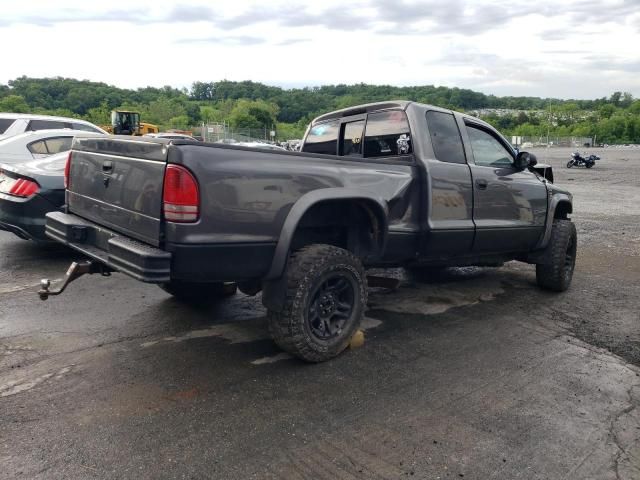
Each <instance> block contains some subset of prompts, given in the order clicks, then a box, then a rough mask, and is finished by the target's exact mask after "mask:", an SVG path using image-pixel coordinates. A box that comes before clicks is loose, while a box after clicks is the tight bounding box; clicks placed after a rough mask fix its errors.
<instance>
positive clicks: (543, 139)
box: [511, 135, 594, 148]
mask: <svg viewBox="0 0 640 480" xmlns="http://www.w3.org/2000/svg"><path fill="white" fill-rule="evenodd" d="M511 143H512V144H513V145H514V146H516V147H519V148H520V147H522V148H530V147H575V148H583V147H593V146H594V142H593V137H560V136H556V135H541V136H513V137H511Z"/></svg>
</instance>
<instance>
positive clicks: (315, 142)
mask: <svg viewBox="0 0 640 480" xmlns="http://www.w3.org/2000/svg"><path fill="white" fill-rule="evenodd" d="M339 132H340V122H339V121H337V120H336V121H332V122H323V123H318V124H316V125H313V126H312V127H311V128H310V129H309V133H308V134H307V138H306V139H305V141H304V146H303V149H302V151H303V152H307V153H323V154H325V155H337V154H338V133H339Z"/></svg>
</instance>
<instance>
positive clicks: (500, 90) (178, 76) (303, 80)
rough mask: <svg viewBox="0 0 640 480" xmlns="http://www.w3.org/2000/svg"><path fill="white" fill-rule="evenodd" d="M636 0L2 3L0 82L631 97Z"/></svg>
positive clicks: (635, 71)
mask: <svg viewBox="0 0 640 480" xmlns="http://www.w3.org/2000/svg"><path fill="white" fill-rule="evenodd" d="M635 4H636V2H635V1H623V0H611V1H595V0H577V1H566V2H563V3H560V4H558V3H552V2H549V1H548V0H541V1H539V2H531V1H522V0H510V1H507V2H502V4H501V5H500V6H499V7H498V6H496V4H495V3H494V2H489V1H484V0H476V1H473V0H449V1H448V2H440V1H435V0H423V1H410V0H404V1H399V0H355V1H354V2H351V3H349V4H348V8H346V5H347V4H346V3H345V2H339V1H336V0H326V1H324V2H322V3H319V2H314V3H312V4H307V3H306V2H297V3H294V2H292V1H287V2H285V1H270V2H263V1H261V2H258V1H253V0H251V1H250V0H245V1H242V0H236V1H233V2H230V1H219V2H215V3H213V2H210V1H202V0H191V1H189V2H188V3H184V4H179V3H177V2H171V1H167V0H157V1H153V2H152V1H149V0H139V1H138V2H136V3H135V5H134V6H132V7H131V8H125V7H121V6H119V5H118V4H113V3H109V2H100V3H99V4H94V3H93V2H86V1H84V0H82V1H81V0H58V1H57V2H50V1H44V0H36V1H30V2H21V3H16V2H12V3H11V4H7V5H3V14H2V17H1V18H0V45H3V46H4V48H3V49H2V51H3V58H2V69H0V83H6V82H7V81H8V80H10V79H12V78H16V77H18V76H22V75H27V76H34V77H44V76H65V77H75V78H86V79H91V80H96V81H105V82H107V83H111V84H115V85H117V86H122V87H140V86H146V85H153V86H162V85H167V84H169V85H173V86H176V87H182V86H189V85H190V84H191V83H192V82H193V81H215V80H221V79H223V78H226V79H230V80H246V79H250V80H254V81H259V82H265V83H270V84H276V85H287V86H291V85H296V86H301V85H320V84H328V83H334V84H335V83H355V82H364V83H371V84H394V85H425V84H435V85H447V86H458V87H463V88H472V89H476V90H480V91H483V92H486V93H496V94H500V95H511V94H513V95H531V96H553V97H565V98H567V97H573V98H593V97H601V96H605V95H609V94H610V93H611V92H613V91H615V90H624V91H631V92H632V93H634V95H636V96H640V55H639V54H638V53H637V44H638V40H639V36H640V35H639V31H640V12H638V11H637V7H636V5H635Z"/></svg>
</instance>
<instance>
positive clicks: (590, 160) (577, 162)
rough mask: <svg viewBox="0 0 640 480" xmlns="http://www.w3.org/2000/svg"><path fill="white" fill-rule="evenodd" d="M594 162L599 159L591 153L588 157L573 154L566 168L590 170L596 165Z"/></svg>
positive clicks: (578, 153) (576, 153)
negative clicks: (585, 168)
mask: <svg viewBox="0 0 640 480" xmlns="http://www.w3.org/2000/svg"><path fill="white" fill-rule="evenodd" d="M596 160H600V157H599V156H597V155H594V154H593V153H592V154H591V155H589V156H588V157H586V158H585V157H583V156H582V155H580V152H573V153H572V154H571V160H569V161H568V162H567V168H571V167H587V168H591V167H593V166H594V165H595V164H596Z"/></svg>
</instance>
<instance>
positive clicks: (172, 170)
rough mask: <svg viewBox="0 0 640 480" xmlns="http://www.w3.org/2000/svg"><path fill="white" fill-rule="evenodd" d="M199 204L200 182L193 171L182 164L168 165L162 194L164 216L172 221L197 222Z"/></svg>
mask: <svg viewBox="0 0 640 480" xmlns="http://www.w3.org/2000/svg"><path fill="white" fill-rule="evenodd" d="M199 205H200V194H199V193H198V182H196V179H195V178H193V175H192V174H191V172H190V171H189V170H187V169H186V168H184V167H182V166H180V165H168V166H167V169H166V170H165V172H164V193H163V195H162V206H163V208H162V211H163V213H164V218H165V219H166V220H169V221H170V222H180V223H186V222H195V221H196V220H198V213H199Z"/></svg>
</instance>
